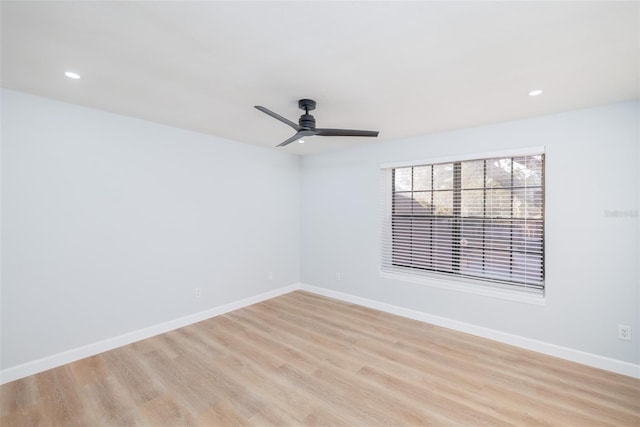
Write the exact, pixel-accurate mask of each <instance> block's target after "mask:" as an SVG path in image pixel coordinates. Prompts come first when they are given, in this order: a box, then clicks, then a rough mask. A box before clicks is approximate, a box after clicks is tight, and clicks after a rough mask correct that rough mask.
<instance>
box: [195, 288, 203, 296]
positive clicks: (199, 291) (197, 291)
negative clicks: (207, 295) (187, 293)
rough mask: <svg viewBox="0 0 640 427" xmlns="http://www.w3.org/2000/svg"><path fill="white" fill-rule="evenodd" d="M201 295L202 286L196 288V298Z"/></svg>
mask: <svg viewBox="0 0 640 427" xmlns="http://www.w3.org/2000/svg"><path fill="white" fill-rule="evenodd" d="M201 296H202V288H196V298H200V297H201Z"/></svg>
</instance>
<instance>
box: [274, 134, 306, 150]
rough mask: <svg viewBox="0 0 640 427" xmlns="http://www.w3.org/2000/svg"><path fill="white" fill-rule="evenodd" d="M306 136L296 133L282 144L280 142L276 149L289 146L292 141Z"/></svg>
mask: <svg viewBox="0 0 640 427" xmlns="http://www.w3.org/2000/svg"><path fill="white" fill-rule="evenodd" d="M305 136H306V135H305V134H304V133H303V132H298V133H296V134H295V135H293V136H292V137H291V138H289V139H287V140H286V141H284V142H281V143H280V144H278V145H277V147H284V146H285V145H289V144H291V143H292V142H293V141H297V140H299V139H300V138H303V137H305Z"/></svg>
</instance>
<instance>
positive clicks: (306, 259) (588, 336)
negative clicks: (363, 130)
mask: <svg viewBox="0 0 640 427" xmlns="http://www.w3.org/2000/svg"><path fill="white" fill-rule="evenodd" d="M639 112H640V109H639V105H638V103H623V104H617V105H611V106H606V107H601V108H593V109H586V110H580V111H572V112H567V113H563V114H557V115H552V116H546V117H539V118H533V119H528V120H521V121H516V122H508V123H501V124H495V125H490V126H483V127H478V128H473V129H465V130H459V131H454V132H445V133H438V134H432V135H428V136H424V137H420V138H413V139H408V140H402V141H395V142H388V143H377V144H376V143H371V144H370V145H367V146H360V147H356V148H353V149H350V150H345V151H336V152H331V153H325V154H317V155H311V156H305V157H304V158H303V160H302V179H303V180H302V218H301V221H302V247H301V253H302V260H301V279H302V282H303V283H306V284H309V285H312V286H318V287H321V288H326V289H330V290H334V291H338V292H342V293H345V294H349V295H354V296H357V297H362V298H367V299H371V300H375V301H381V302H384V303H387V304H393V305H396V306H400V307H404V308H407V309H412V310H417V311H420V312H425V313H429V314H432V315H435V316H442V317H444V318H448V319H452V320H454V321H459V322H466V323H469V324H473V325H478V326H481V327H486V328H490V329H492V330H496V331H500V332H504V333H508V334H515V335H517V336H521V337H525V338H528V339H532V340H539V341H542V342H545V343H549V344H553V345H558V346H562V347H568V348H570V349H574V350H578V351H583V352H587V353H590V354H594V355H598V356H603V357H607V358H613V359H617V360H620V361H624V362H628V363H632V364H640V351H639V348H640V346H638V341H639V340H640V321H639V308H638V301H639V298H640V297H639V280H640V277H639V271H638V260H639V259H640V256H639V255H640V254H639V249H638V241H639V238H640V236H639V228H640V227H639V219H638V217H637V211H638V197H639V188H638V187H639V179H640V177H639V172H638V170H639V169H640V163H639V153H638V145H639V141H640V136H639V134H638V129H639V127H638V121H639ZM425 120H428V117H425ZM383 131H384V130H383ZM536 146H545V147H546V287H547V288H546V289H547V298H546V305H544V306H539V305H533V304H527V303H522V302H515V301H510V300H505V299H496V298H492V297H488V296H480V295H476V294H469V293H463V292H458V291H452V290H447V289H441V288H436V287H431V286H427V285H424V284H423V285H421V284H416V283H409V282H404V281H396V280H391V279H385V278H381V277H380V274H379V267H380V261H379V260H380V235H381V231H380V230H381V229H380V227H381V225H380V224H381V223H380V200H381V196H380V169H379V165H380V164H381V163H388V162H400V161H410V160H421V159H429V158H438V157H446V156H451V155H455V154H461V155H466V154H469V153H483V152H492V151H501V150H509V149H515V148H525V147H536ZM606 211H609V212H611V211H619V212H635V213H636V215H635V216H634V215H627V216H624V217H609V216H607V213H606ZM336 272H340V273H341V280H340V281H337V280H336V277H335V273H336ZM618 324H626V325H631V326H632V330H633V332H634V341H632V342H627V341H621V340H619V339H618V338H617V325H618Z"/></svg>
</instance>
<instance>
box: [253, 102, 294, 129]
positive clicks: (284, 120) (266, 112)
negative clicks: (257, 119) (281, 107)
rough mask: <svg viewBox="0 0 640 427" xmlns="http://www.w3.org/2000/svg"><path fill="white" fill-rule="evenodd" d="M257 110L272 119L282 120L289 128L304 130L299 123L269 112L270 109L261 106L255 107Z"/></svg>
mask: <svg viewBox="0 0 640 427" xmlns="http://www.w3.org/2000/svg"><path fill="white" fill-rule="evenodd" d="M255 108H257V109H258V110H260V111H262V112H263V113H265V114H268V115H270V116H271V117H273V118H274V119H276V120H280V121H281V122H282V123H285V124H288V125H289V126H291V127H292V128H294V129H295V130H300V129H302V128H301V127H300V126H299V125H298V124H297V123H294V122H292V121H291V120H289V119H285V118H284V117H282V116H281V115H280V114H278V113H274V112H273V111H271V110H269V109H268V108H265V107H263V106H261V105H255Z"/></svg>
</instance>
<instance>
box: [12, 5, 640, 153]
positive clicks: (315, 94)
mask: <svg viewBox="0 0 640 427" xmlns="http://www.w3.org/2000/svg"><path fill="white" fill-rule="evenodd" d="M0 12H1V20H2V21H1V23H2V30H1V31H2V33H1V35H2V58H1V59H2V63H1V67H2V68H1V83H2V86H3V87H6V88H10V89H16V90H21V91H25V92H29V93H33V94H36V95H41V96H46V97H51V98H56V99H60V100H63V101H67V102H72V103H76V104H80V105H85V106H89V107H95V108H99V109H103V110H106V111H111V112H115V113H119V114H124V115H128V116H133V117H138V118H142V119H147V120H151V121H154V122H159V123H164V124H168V125H172V126H177V127H182V128H186V129H192V130H195V131H199V132H204V133H208V134H212V135H217V136H221V137H224V138H228V139H231V140H235V141H241V142H246V143H250V144H255V145H260V146H266V147H275V145H277V144H278V143H279V142H281V141H283V140H285V139H287V138H288V137H289V136H291V135H292V134H293V129H291V128H289V127H287V126H286V125H284V124H282V123H280V122H278V121H276V120H274V119H272V118H270V117H269V116H267V115H265V114H263V113H261V112H259V111H258V110H256V109H254V108H253V106H254V105H263V106H265V107H267V108H269V109H271V110H273V111H275V112H277V113H279V114H281V115H283V116H285V117H287V118H289V119H291V120H292V121H297V119H298V117H299V115H300V114H301V111H300V110H298V108H297V100H298V99H299V98H312V99H315V100H316V101H317V102H318V108H317V109H316V110H315V111H314V113H313V114H314V115H315V117H316V120H317V124H318V127H331V128H338V127H346V128H353V129H372V130H379V131H380V136H379V137H378V138H377V139H373V138H338V137H335V138H333V137H314V138H309V139H307V142H306V143H305V144H297V143H293V144H291V145H289V146H288V147H286V148H279V149H280V150H286V151H290V152H294V153H298V154H306V153H315V152H318V151H322V150H330V149H336V148H339V147H351V146H354V145H356V144H374V143H376V142H377V141H389V140H395V139H399V138H405V137H410V136H415V135H422V134H427V133H431V132H435V131H441V130H447V129H456V128H463V127H469V126H475V125H480V124H485V123H492V122H499V121H504V120H513V119H518V118H523V117H529V116H535V115H541V114H549V113H554V112H559V111H564V110H569V109H575V108H582V107H589V106H594V105H601V104H607V103H611V102H617V101H623V100H629V99H634V98H638V97H640V66H639V64H640V48H639V43H640V2H635V1H634V2H584V3H583V2H477V1H476V2H397V1H394V2H391V1H389V2H270V1H261V2H243V1H234V2H184V1H174V2H6V1H3V2H2V4H1V10H0ZM67 70H74V71H77V72H78V73H80V74H81V75H82V78H81V79H80V80H77V81H74V80H70V79H68V78H66V77H64V75H63V73H64V71H67ZM538 88H540V89H543V90H544V93H543V94H542V95H541V96H538V97H530V96H528V95H527V94H528V92H529V91H531V90H533V89H538ZM274 149H275V148H274Z"/></svg>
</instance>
